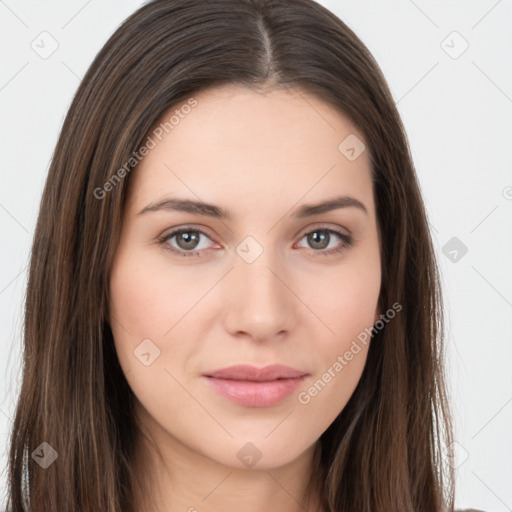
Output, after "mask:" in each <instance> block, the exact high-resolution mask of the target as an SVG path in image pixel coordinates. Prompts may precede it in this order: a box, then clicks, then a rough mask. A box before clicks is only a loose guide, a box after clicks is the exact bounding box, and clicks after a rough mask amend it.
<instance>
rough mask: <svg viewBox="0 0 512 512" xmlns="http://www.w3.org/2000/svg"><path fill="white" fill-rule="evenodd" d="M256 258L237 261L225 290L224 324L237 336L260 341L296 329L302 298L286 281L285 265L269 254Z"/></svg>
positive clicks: (264, 253)
mask: <svg viewBox="0 0 512 512" xmlns="http://www.w3.org/2000/svg"><path fill="white" fill-rule="evenodd" d="M266 254H268V252H267V251H264V252H263V254H262V255H261V256H260V257H259V258H258V259H257V260H256V261H254V262H252V263H247V262H246V261H244V260H243V259H242V258H240V259H237V260H236V261H235V266H234V268H233V270H232V271H231V272H230V279H229V280H228V281H229V282H227V283H226V290H225V295H224V297H225V305H226V308H227V311H226V310H224V312H225V317H224V318H225V328H226V330H227V331H228V332H229V333H230V334H232V335H235V336H241V335H242V334H245V335H246V336H248V337H250V338H253V339H255V340H259V341H265V340H270V339H274V338H276V337H278V336H279V337H282V336H284V335H285V333H286V332H290V331H292V330H293V328H294V325H295V322H296V314H295V311H296V308H297V307H298V305H300V301H299V300H298V299H297V298H296V296H295V295H294V293H293V291H292V290H291V289H290V287H289V285H288V283H287V275H289V274H288V273H286V272H285V271H284V270H283V268H282V265H281V266H280V265H277V264H276V262H275V259H271V258H269V257H267V256H266Z"/></svg>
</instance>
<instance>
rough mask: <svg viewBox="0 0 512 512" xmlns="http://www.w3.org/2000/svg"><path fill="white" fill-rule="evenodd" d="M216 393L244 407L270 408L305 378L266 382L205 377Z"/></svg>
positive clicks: (289, 393)
mask: <svg viewBox="0 0 512 512" xmlns="http://www.w3.org/2000/svg"><path fill="white" fill-rule="evenodd" d="M205 378H206V379H207V380H208V382H209V383H210V385H211V386H212V387H213V388H214V389H215V391H217V393H219V394H221V395H222V396H225V397H226V398H228V399H229V400H231V401H233V402H235V403H236V404H238V405H243V406H245V407H270V406H272V405H276V404H278V403H279V402H281V401H283V400H284V399H285V398H286V397H288V396H289V395H291V394H292V393H293V392H294V391H295V390H296V389H297V388H298V387H299V385H300V384H301V382H302V381H303V380H304V379H305V378H306V376H302V377H297V378H294V379H278V380H272V381H267V382H255V381H247V380H227V379H216V378H214V377H205Z"/></svg>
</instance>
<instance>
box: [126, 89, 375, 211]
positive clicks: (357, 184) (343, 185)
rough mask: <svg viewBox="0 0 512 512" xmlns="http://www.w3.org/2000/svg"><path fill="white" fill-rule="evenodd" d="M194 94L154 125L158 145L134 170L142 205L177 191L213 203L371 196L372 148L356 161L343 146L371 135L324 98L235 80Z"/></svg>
mask: <svg viewBox="0 0 512 512" xmlns="http://www.w3.org/2000/svg"><path fill="white" fill-rule="evenodd" d="M191 98H192V101H191ZM191 98H188V99H185V100H184V101H182V102H180V103H178V104H176V105H175V106H173V107H172V108H170V109H168V111H167V112H165V113H164V114H163V115H162V116H161V117H160V119H159V120H158V122H157V123H156V124H155V126H154V128H153V129H152V131H151V133H150V136H152V137H153V140H154V141H155V143H156V145H155V146H154V148H153V149H151V150H150V151H149V153H148V154H147V156H145V157H144V158H143V160H142V161H141V162H140V163H139V165H138V167H137V169H136V171H137V172H134V173H133V176H132V177H131V178H132V184H131V188H132V190H133V201H134V202H136V203H137V205H141V203H142V202H144V201H146V202H147V201H154V200H157V199H158V198H159V197H163V196H164V195H165V194H166V193H171V192H172V193H173V194H176V193H183V195H186V196H188V197H191V198H194V199H197V198H198V197H200V198H201V199H202V200H205V201H209V200H211V201H212V202H219V201H222V200H224V199H226V200H229V202H230V203H233V201H234V200H235V199H236V198H237V197H238V198H251V197H252V198H254V199H255V201H256V202H255V204H253V205H250V204H249V203H247V204H245V206H247V207H249V206H252V207H255V206H257V204H258V201H260V202H259V205H260V207H261V205H262V203H261V201H263V203H265V204H269V203H272V202H275V201H284V202H285V203H286V204H288V203H289V206H290V207H291V206H292V205H293V204H294V203H296V202H297V201H298V200H299V199H300V198H301V197H303V196H304V195H305V194H307V195H308V197H307V199H311V200H314V199H316V196H319V197H321V198H325V196H326V194H329V195H331V196H332V195H333V194H334V193H335V192H340V193H347V194H348V193H350V194H359V195H362V196H365V198H366V200H367V201H368V199H369V196H368V193H371V190H369V189H371V171H370V164H369V159H368V155H367V153H368V152H367V151H363V152H362V153H361V154H360V156H358V157H357V158H356V159H355V160H350V159H348V158H347V157H346V155H345V154H344V153H343V151H342V150H340V144H341V143H342V142H343V141H345V140H347V137H357V139H358V140H359V141H360V142H361V143H363V142H364V137H363V135H362V134H361V133H360V132H359V131H358V130H357V129H356V128H355V127H354V126H353V124H352V123H351V122H350V120H349V119H348V118H346V117H345V116H343V115H342V114H341V113H340V112H338V111H337V110H335V109H334V108H333V107H332V106H330V105H328V104H327V103H325V102H323V101H322V100H320V99H318V98H317V97H315V96H312V95H310V94H307V93H306V92H303V91H301V90H299V89H293V90H282V89H278V90H272V91H265V92H259V91H254V90H252V89H248V88H245V87H242V86H233V85H231V86H224V87H220V88H214V89H208V90H205V91H202V92H200V93H199V94H195V95H193V96H192V97H191ZM190 105H194V106H193V107H190ZM155 129H156V130H158V131H157V132H155ZM154 133H157V134H158V135H159V136H158V137H156V136H155V135H152V134H154ZM348 140H351V139H348ZM364 144H365V145H366V142H364ZM334 189H336V190H334ZM194 196H195V197H194ZM240 206H244V205H240Z"/></svg>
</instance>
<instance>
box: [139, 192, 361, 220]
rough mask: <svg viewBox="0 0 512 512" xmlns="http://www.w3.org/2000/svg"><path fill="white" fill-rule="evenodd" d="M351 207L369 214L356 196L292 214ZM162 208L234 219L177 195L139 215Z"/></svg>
mask: <svg viewBox="0 0 512 512" xmlns="http://www.w3.org/2000/svg"><path fill="white" fill-rule="evenodd" d="M349 207H355V208H358V209H359V210H361V211H363V212H364V213H365V214H366V215H368V210H367V209H366V206H365V205H364V204H363V203H362V202H361V201H359V200H358V199H356V198H355V197H350V196H340V197H335V198H334V199H329V200H327V201H322V202H320V203H316V204H305V205H302V206H301V207H300V208H299V209H298V210H297V211H296V212H295V213H294V214H293V215H292V216H293V217H295V218H298V219H302V218H305V217H311V216H313V215H319V214H321V213H326V212H330V211H332V210H337V209H339V208H349ZM162 210H164V211H177V212H187V213H193V214H196V215H204V216H207V217H213V218H215V219H222V220H233V219H234V215H233V214H232V213H231V212H228V211H227V210H224V209H223V208H221V207H220V206H216V205H214V204H209V203H204V202H202V201H192V200H190V199H180V198H175V197H167V198H165V199H162V200H161V201H158V202H157V203H150V204H148V205H147V206H146V207H144V208H143V209H142V210H141V211H140V212H139V213H138V215H141V214H144V213H148V212H156V211H162Z"/></svg>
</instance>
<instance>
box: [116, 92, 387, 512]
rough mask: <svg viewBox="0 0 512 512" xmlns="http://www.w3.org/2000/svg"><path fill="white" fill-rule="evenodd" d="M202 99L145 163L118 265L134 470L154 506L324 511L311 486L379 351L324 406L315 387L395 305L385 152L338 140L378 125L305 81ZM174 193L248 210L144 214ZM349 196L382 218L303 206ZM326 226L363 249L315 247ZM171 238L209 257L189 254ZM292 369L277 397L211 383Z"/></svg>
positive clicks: (358, 361)
mask: <svg viewBox="0 0 512 512" xmlns="http://www.w3.org/2000/svg"><path fill="white" fill-rule="evenodd" d="M194 98H195V99H196V100H197V102H198V104H197V106H196V107H195V108H193V109H191V111H190V113H189V114H187V115H186V116H184V117H183V119H180V122H179V124H178V125H176V126H175V127H174V128H173V130H172V131H169V133H168V134H166V135H165V136H164V137H163V139H162V141H158V144H157V146H156V147H155V148H153V149H152V150H151V151H150V152H149V154H148V155H147V156H145V157H144V159H143V160H142V161H141V163H140V164H139V165H138V167H137V169H136V170H134V171H132V175H131V176H130V179H131V182H130V187H129V194H128V198H127V203H126V208H125V211H124V217H123V227H122V232H121V237H120V242H119V246H118V249H117V252H116V255H115V261H114V265H113V268H112V272H111V281H110V294H111V295H110V297H111V303H110V323H111V326H112V331H113V335H114V339H115V346H116V351H117V354H118V357H119V361H120V364H121V366H122V369H123V371H124V373H125V375H126V378H127V381H128V383H129V385H130V387H131V388H132V390H133V392H134V394H135V396H136V398H137V401H136V413H137V422H138V424H139V426H140V428H141V431H142V432H143V434H142V435H141V436H140V437H139V439H138V442H137V451H136V460H135V464H134V466H135V467H134V470H135V472H136V474H138V475H141V478H144V481H145V482H146V484H147V485H148V486H149V487H148V488H149V489H151V491H150V492H144V493H141V495H140V496H139V497H138V500H140V501H139V502H138V503H137V506H138V508H137V509H138V510H141V511H148V512H149V511H155V510H160V511H166V512H177V511H181V512H183V511H189V512H193V511H195V510H197V511H224V512H230V511H235V510H236V511H239V510H244V511H246V512H257V511H258V512H261V511H268V510H280V511H283V512H295V511H299V510H300V511H304V510H307V509H308V508H307V507H308V498H309V499H310V503H309V510H310V511H313V510H320V508H319V505H318V500H317V490H316V487H315V486H313V491H312V494H311V496H310V497H309V496H308V492H307V489H306V486H307V483H308V481H309V480H308V479H309V478H310V476H313V477H314V476H315V475H314V472H313V469H312V457H313V453H314V449H315V447H316V445H317V443H318V439H319V437H320V436H321V434H322V433H323V432H324V431H325V430H326V429H327V428H328V426H329V425H330V424H331V423H332V422H333V420H334V419H335V418H336V417H337V415H338V414H339V413H340V411H341V410H342V409H343V408H344V406H345V405H346V403H347V401H348V400H349V398H350V396H351V394H352V392H353V391H354V389H355V387H356V385H357V383H358V381H359V379H360V377H361V373H362V371H363V367H364V364H365V361H366V355H367V350H368V346H363V345H361V346H362V350H360V351H359V352H358V353H357V355H355V356H354V357H353V359H352V360H351V361H350V362H349V363H348V364H347V365H346V366H345V367H344V368H343V370H342V371H341V372H339V373H337V374H336V376H335V377H334V378H332V379H331V381H330V382H329V383H328V384H327V385H326V386H325V387H324V388H323V389H322V390H321V391H320V392H318V393H317V395H316V396H314V397H311V400H310V401H309V403H307V404H302V403H300V402H299V400H298V394H299V393H300V392H301V391H302V392H303V391H307V390H308V389H309V388H310V387H311V386H312V385H313V383H315V382H316V381H318V379H320V378H322V374H324V373H325V372H326V371H327V369H328V368H330V367H331V368H332V366H333V363H334V362H335V361H336V360H337V358H338V356H340V355H343V354H344V353H345V352H346V351H347V350H348V349H349V348H350V346H351V343H352V342H353V341H354V340H355V339H356V337H357V335H358V334H360V333H361V332H363V331H364V329H365V328H368V329H371V327H372V326H373V324H374V323H375V321H376V320H378V319H379V315H380V311H381V310H380V308H379V304H378V299H379V292H380V286H381V267H380V265H381V261H380V242H379V233H378V226H377V221H376V214H375V202H374V197H373V188H372V181H371V167H370V162H369V155H368V151H363V152H362V153H361V155H360V156H359V157H358V158H357V159H355V160H354V161H350V160H348V159H347V158H346V157H345V156H344V154H342V153H341V152H340V151H339V150H338V145H339V144H340V143H341V142H342V141H343V140H344V139H345V138H346V137H347V136H348V135H350V134H356V135H357V137H358V138H359V139H360V140H362V141H364V137H363V135H362V134H360V133H359V132H358V131H357V130H356V129H355V127H354V126H353V125H352V124H351V123H350V122H349V120H348V119H347V118H346V117H344V116H342V115H341V114H340V113H339V112H337V111H335V110H334V109H333V108H332V107H329V106H328V105H327V104H325V103H324V102H322V101H320V100H318V99H316V98H315V97H313V96H311V95H308V94H306V93H305V92H303V91H301V92H300V93H298V91H297V90H293V91H289V90H284V89H278V90H272V91H265V92H256V91H253V90H250V89H247V88H244V87H241V86H230V87H226V86H225V87H222V88H215V89H209V90H206V91H203V92H201V93H200V94H197V95H194ZM184 103H185V102H183V103H182V104H181V105H183V104H184ZM179 107H180V105H178V106H174V107H173V108H172V109H170V110H169V112H168V113H166V115H165V116H163V117H162V119H163V118H165V119H168V118H169V117H170V115H171V114H172V112H173V111H174V110H175V109H176V108H179ZM365 144H366V142H365ZM170 195H172V196H176V197H180V198H186V199H191V200H199V199H200V200H202V201H204V202H208V203H213V204H216V205H218V206H220V207H222V208H224V209H226V210H229V211H230V212H232V214H233V216H234V218H233V220H230V221H226V220H220V219H214V218H212V217H206V216H201V215H198V214H192V213H186V212H176V211H165V210H161V211H155V212H147V213H144V214H138V212H140V211H141V210H142V209H143V208H144V207H146V206H147V205H149V204H154V203H157V202H158V201H160V200H161V199H163V198H165V197H168V196H170ZM339 195H347V196H352V197H354V198H356V199H358V200H359V201H361V202H362V203H363V204H364V205H365V207H366V209H367V210H368V213H367V214H365V213H364V212H363V211H362V210H360V209H358V208H355V207H346V208H340V209H336V210H332V211H330V212H327V213H323V214H317V215H315V216H312V217H308V218H303V219H294V218H292V214H293V213H294V212H295V210H296V209H298V208H299V207H300V206H301V205H303V204H313V203H317V202H321V201H324V200H327V199H331V198H333V197H336V196H339ZM183 227H185V228H189V230H190V231H192V234H195V235H196V236H199V237H200V238H199V239H198V241H197V242H196V243H195V245H194V244H192V245H191V242H190V240H188V244H189V245H187V239H183V238H182V237H180V236H174V237H173V238H172V239H168V240H167V241H166V242H163V243H162V244H159V242H158V239H159V238H160V237H162V236H163V235H166V234H170V233H171V232H172V231H174V230H176V229H178V228H183ZM319 228H322V229H326V228H327V229H329V228H330V229H337V230H339V231H341V232H342V233H344V234H349V235H351V236H352V238H353V244H352V245H351V246H349V247H347V248H345V249H343V250H342V252H340V253H337V254H331V255H325V254H323V253H325V252H326V251H328V250H329V249H331V248H336V247H340V246H341V245H342V244H343V240H342V239H341V238H339V237H338V236H337V235H336V234H334V233H329V235H328V236H329V237H330V239H329V240H327V241H325V242H324V244H323V245H322V244H321V243H320V242H317V243H316V245H315V239H311V237H309V238H308V236H306V235H307V234H308V233H311V232H312V231H315V230H318V229H319ZM194 229H201V230H202V231H204V232H205V233H206V236H205V235H201V234H198V233H197V232H194V231H193V230H194ZM248 236H251V237H253V238H254V239H255V240H256V241H257V243H258V244H259V245H260V246H261V248H262V249H263V252H262V254H261V255H260V256H259V257H258V258H257V259H256V260H255V261H254V262H252V263H248V262H247V261H246V260H244V259H243V258H242V257H241V256H239V254H238V253H237V252H236V249H237V247H238V246H239V245H240V244H241V242H243V241H244V239H245V238H246V237H248ZM166 245H167V247H169V246H170V247H172V248H174V249H176V250H177V251H180V250H181V252H187V251H188V252H189V253H190V252H191V253H194V252H200V253H201V255H202V256H199V255H192V256H188V257H181V256H179V255H175V254H173V253H171V252H169V251H167V250H165V246H166ZM242 246H243V244H242ZM187 247H188V249H187ZM250 250H251V251H253V250H254V248H252V249H250ZM145 339H150V340H151V341H152V343H154V345H155V346H157V347H158V349H159V350H160V355H159V357H157V358H156V359H155V360H154V361H153V362H152V363H151V364H150V365H148V366H146V365H144V364H142V363H141V361H140V360H139V359H138V358H137V357H136V356H135V355H134V350H135V349H136V348H137V347H138V346H139V345H140V343H141V342H142V340H145ZM151 350H154V349H151ZM151 353H154V352H151ZM274 363H282V364H286V365H289V366H291V367H294V368H297V369H300V370H303V371H305V372H308V373H309V375H308V377H307V378H306V379H305V380H304V382H303V383H302V384H301V386H300V388H299V389H298V390H297V391H296V392H294V393H292V395H290V396H289V397H287V398H286V399H285V400H284V401H282V402H280V403H279V404H277V405H274V406H271V407H246V406H240V405H237V404H235V403H233V402H231V401H230V400H228V399H226V398H225V397H223V396H221V395H219V394H218V393H216V392H215V391H214V390H213V389H211V388H210V386H208V385H207V383H205V381H204V378H203V377H201V375H202V374H203V373H205V372H207V371H212V370H215V369H220V368H224V367H226V366H231V365H233V364H252V365H254V366H257V367H263V366H267V365H269V364H274ZM247 442H251V443H253V445H255V446H256V447H257V449H258V450H259V452H260V453H261V459H260V460H259V461H258V462H257V463H256V464H255V465H253V466H252V467H248V466H247V465H246V464H244V463H243V462H242V461H241V460H240V459H239V458H238V457H237V453H238V452H239V450H240V449H241V448H242V447H244V445H246V443H247Z"/></svg>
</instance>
